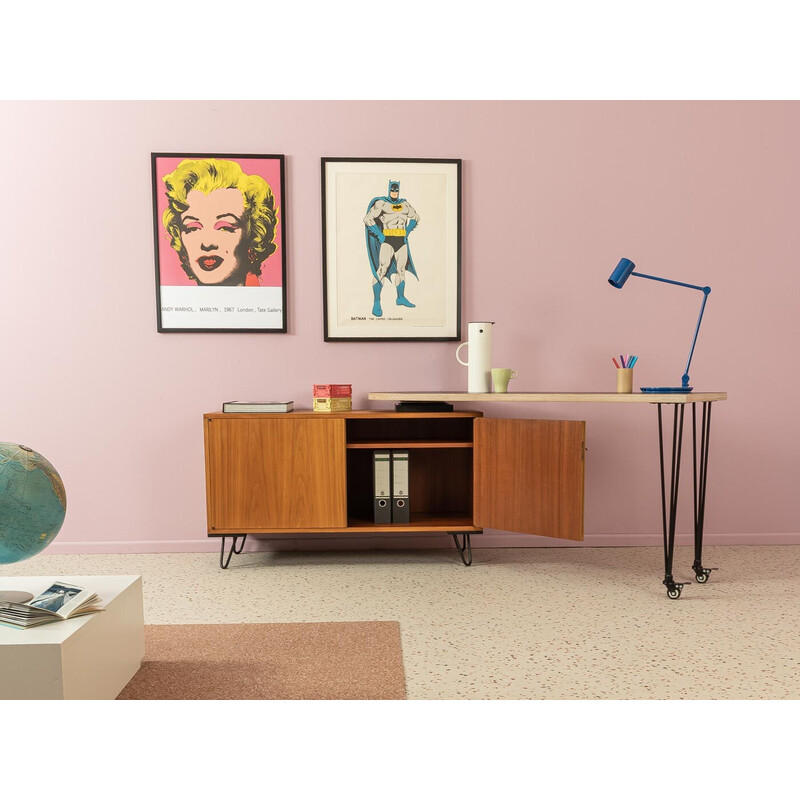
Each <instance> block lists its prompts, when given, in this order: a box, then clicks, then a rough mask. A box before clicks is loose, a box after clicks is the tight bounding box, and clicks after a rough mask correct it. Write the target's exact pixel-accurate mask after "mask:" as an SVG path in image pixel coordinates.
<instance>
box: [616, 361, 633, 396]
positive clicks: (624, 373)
mask: <svg viewBox="0 0 800 800" xmlns="http://www.w3.org/2000/svg"><path fill="white" fill-rule="evenodd" d="M631 392H633V368H632V367H625V368H622V367H620V368H619V369H618V370H617V393H618V394H631Z"/></svg>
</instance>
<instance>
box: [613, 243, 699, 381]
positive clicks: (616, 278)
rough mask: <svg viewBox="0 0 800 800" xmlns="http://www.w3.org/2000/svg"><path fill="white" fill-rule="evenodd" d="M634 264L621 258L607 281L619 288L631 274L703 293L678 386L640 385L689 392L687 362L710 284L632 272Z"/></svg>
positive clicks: (689, 362) (692, 353) (691, 352)
mask: <svg viewBox="0 0 800 800" xmlns="http://www.w3.org/2000/svg"><path fill="white" fill-rule="evenodd" d="M634 269H636V264H634V263H633V261H631V260H630V259H629V258H621V259H620V261H619V264H617V267H616V269H615V270H614V271H613V272H612V273H611V277H610V278H609V279H608V282H609V283H610V284H611V285H612V286H613V287H614V288H615V289H621V288H622V287H623V286H624V285H625V281H627V280H628V278H629V277H630V276H631V275H635V276H636V277H637V278H649V279H650V280H651V281H661V282H662V283H672V284H674V285H675V286H685V287H686V288H687V289H697V291H698V292H702V293H703V304H702V305H701V306H700V316H699V317H698V318H697V327H696V328H695V329H694V336H693V337H692V346H691V347H690V348H689V359H688V361H687V362H686V369H685V370H684V371H683V377H682V378H681V385H680V386H648V387H647V388H645V387H642V391H643V392H663V393H667V392H691V391H692V387H691V386H689V364H691V363H692V356H693V355H694V346H695V344H696V343H697V334H698V333H699V332H700V323H701V322H702V321H703V312H704V311H705V310H706V301H707V300H708V296H709V295H710V294H711V287H710V286H693V285H692V284H691V283H681V282H680V281H671V280H668V279H667V278H657V277H656V276H655V275H644V274H642V273H641V272H634Z"/></svg>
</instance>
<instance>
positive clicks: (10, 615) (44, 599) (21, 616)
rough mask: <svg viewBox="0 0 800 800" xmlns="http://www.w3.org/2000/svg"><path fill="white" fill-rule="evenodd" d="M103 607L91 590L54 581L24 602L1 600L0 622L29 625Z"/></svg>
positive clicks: (56, 620) (87, 612)
mask: <svg viewBox="0 0 800 800" xmlns="http://www.w3.org/2000/svg"><path fill="white" fill-rule="evenodd" d="M102 610H103V608H102V606H101V605H100V598H99V597H98V596H97V595H96V594H95V593H94V592H92V591H91V590H89V589H84V588H83V587H81V586H72V585H71V584H69V583H64V582H63V581H56V582H55V583H54V584H53V585H52V586H50V587H49V588H48V589H45V590H44V591H43V592H42V593H41V594H40V595H38V596H37V597H34V598H33V600H29V601H28V602H27V603H3V602H0V623H4V624H6V625H13V626H14V627H17V628H32V627H33V626H34V625H44V624H45V623H47V622H58V621H59V620H61V619H71V618H72V617H80V616H82V615H83V614H92V613H94V612H95V611H102Z"/></svg>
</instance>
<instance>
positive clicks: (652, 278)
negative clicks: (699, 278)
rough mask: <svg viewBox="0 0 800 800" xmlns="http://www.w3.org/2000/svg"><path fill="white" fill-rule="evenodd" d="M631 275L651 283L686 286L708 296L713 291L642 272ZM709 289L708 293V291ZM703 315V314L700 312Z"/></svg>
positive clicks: (706, 287) (705, 287)
mask: <svg viewBox="0 0 800 800" xmlns="http://www.w3.org/2000/svg"><path fill="white" fill-rule="evenodd" d="M631 275H635V276H636V277H637V278H648V279H649V280H651V281H661V283H671V284H672V285H673V286H685V287H686V288H687V289H697V291H699V292H705V293H706V295H708V292H710V291H711V289H709V287H708V286H695V285H694V284H693V283H682V282H681V281H671V280H670V279H669V278H658V277H656V276H655V275H645V274H644V273H642V272H631ZM706 289H708V291H706ZM700 313H701V314H702V312H700Z"/></svg>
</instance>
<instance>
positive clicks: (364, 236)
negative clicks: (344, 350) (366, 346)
mask: <svg viewBox="0 0 800 800" xmlns="http://www.w3.org/2000/svg"><path fill="white" fill-rule="evenodd" d="M322 229H323V230H322V284H323V309H324V326H325V337H324V338H325V341H326V342H330V341H403V340H416V341H459V340H460V338H461V161H460V160H459V159H433V158H396V159H376V158H372V159H367V158H323V159H322Z"/></svg>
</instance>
